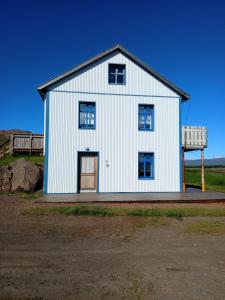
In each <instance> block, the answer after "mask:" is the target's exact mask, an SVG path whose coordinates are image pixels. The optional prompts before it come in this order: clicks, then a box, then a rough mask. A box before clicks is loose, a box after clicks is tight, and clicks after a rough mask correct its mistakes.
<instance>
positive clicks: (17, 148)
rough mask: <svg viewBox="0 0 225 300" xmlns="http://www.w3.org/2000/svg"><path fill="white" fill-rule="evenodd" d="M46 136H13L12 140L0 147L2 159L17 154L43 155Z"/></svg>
mask: <svg viewBox="0 0 225 300" xmlns="http://www.w3.org/2000/svg"><path fill="white" fill-rule="evenodd" d="M43 149H44V136H43V135H41V134H38V135H37V134H29V135H26V134H12V135H11V138H10V140H8V141H7V142H5V143H4V144H3V145H1V146H0V158H1V157H4V156H5V155H13V154H16V153H24V154H25V153H26V154H30V155H31V154H34V153H36V154H38V153H39V154H43Z"/></svg>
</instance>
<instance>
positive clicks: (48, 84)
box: [38, 45, 190, 101]
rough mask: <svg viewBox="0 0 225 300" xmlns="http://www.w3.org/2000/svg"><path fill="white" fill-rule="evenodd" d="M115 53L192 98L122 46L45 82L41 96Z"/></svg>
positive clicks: (180, 93) (185, 98)
mask: <svg viewBox="0 0 225 300" xmlns="http://www.w3.org/2000/svg"><path fill="white" fill-rule="evenodd" d="M114 51H119V52H121V53H123V54H124V55H125V56H126V57H128V58H129V59H131V60H132V61H133V62H134V63H136V64H137V65H138V66H140V67H141V68H142V69H144V70H145V71H146V72H148V73H149V74H151V75H152V76H153V77H155V78H156V79H158V80H159V81H160V82H162V83H163V84H164V85H166V86H167V87H168V88H170V89H171V90H173V91H174V92H175V93H177V94H178V95H179V96H180V97H181V98H182V99H183V100H184V101H185V100H188V99H189V98H190V96H189V95H188V94H187V93H186V92H184V91H182V90H181V89H180V88H178V87H177V86H176V85H174V84H173V83H171V82H170V81H169V80H168V79H166V78H165V77H163V76H162V75H160V74H159V73H158V72H156V71H155V70H153V69H152V68H150V67H149V66H148V65H146V64H145V63H144V62H143V61H141V60H140V59H139V58H137V57H136V56H134V55H133V54H132V53H130V52H129V51H128V50H127V49H125V48H124V47H122V46H121V45H116V46H114V47H112V48H110V49H108V50H106V51H104V52H102V53H100V54H98V55H97V56H95V57H93V58H91V59H89V60H87V61H86V62H84V63H82V64H80V65H78V66H76V67H74V68H73V69H71V70H69V71H67V72H65V73H62V74H61V75H59V76H57V77H55V78H53V79H51V80H49V81H47V82H45V83H44V84H42V85H40V86H39V87H38V91H39V93H40V95H41V96H42V97H43V96H44V95H45V93H46V91H48V90H49V89H50V88H51V86H53V85H55V84H57V83H59V82H60V81H61V80H65V79H66V78H67V77H69V76H71V75H73V74H74V73H76V72H77V71H80V70H82V69H83V68H85V67H87V66H88V65H90V64H92V63H94V62H96V61H97V60H99V59H101V58H104V57H105V56H107V55H108V54H110V53H112V52H114Z"/></svg>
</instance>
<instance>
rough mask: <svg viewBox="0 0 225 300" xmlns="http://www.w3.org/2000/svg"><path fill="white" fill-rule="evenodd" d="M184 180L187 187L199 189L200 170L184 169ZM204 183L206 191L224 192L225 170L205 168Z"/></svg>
mask: <svg viewBox="0 0 225 300" xmlns="http://www.w3.org/2000/svg"><path fill="white" fill-rule="evenodd" d="M185 180H186V183H187V184H188V185H191V186H194V187H201V169H200V168H186V169H185ZM205 182H206V189H207V190H212V191H216V192H225V168H218V169H217V168H206V169H205Z"/></svg>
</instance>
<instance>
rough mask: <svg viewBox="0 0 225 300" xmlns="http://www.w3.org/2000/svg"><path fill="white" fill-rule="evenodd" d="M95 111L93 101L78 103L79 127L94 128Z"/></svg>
mask: <svg viewBox="0 0 225 300" xmlns="http://www.w3.org/2000/svg"><path fill="white" fill-rule="evenodd" d="M95 124H96V111H95V103H94V102H80V103H79V128H80V129H95Z"/></svg>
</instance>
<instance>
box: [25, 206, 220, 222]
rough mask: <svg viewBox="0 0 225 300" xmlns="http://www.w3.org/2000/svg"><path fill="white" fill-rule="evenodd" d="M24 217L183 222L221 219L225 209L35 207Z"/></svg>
mask: <svg viewBox="0 0 225 300" xmlns="http://www.w3.org/2000/svg"><path fill="white" fill-rule="evenodd" d="M22 214H23V215H38V216H41V215H55V214H63V215H68V216H69V215H73V216H96V217H112V216H133V217H167V218H175V219H177V220H182V218H185V217H196V216H199V217H221V216H223V217H224V216H225V208H201V207H190V208H136V207H131V208H129V207H128V208H118V207H106V206H96V205H75V206H54V207H35V208H31V209H26V210H24V211H23V212H22Z"/></svg>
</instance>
